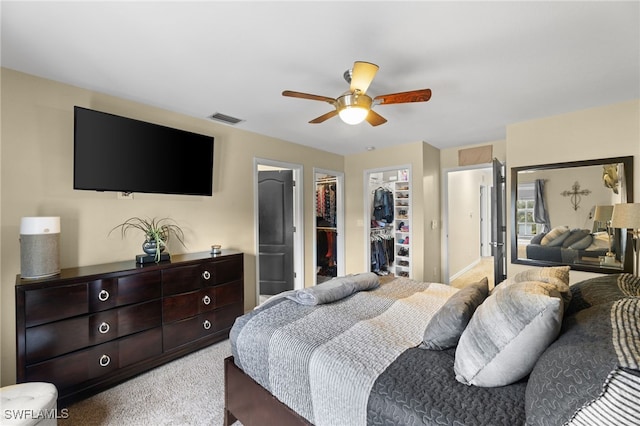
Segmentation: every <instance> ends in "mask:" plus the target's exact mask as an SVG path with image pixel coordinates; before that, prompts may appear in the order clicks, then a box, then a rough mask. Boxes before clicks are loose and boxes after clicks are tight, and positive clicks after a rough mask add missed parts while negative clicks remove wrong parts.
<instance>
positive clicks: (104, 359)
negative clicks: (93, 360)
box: [100, 355, 111, 367]
mask: <svg viewBox="0 0 640 426" xmlns="http://www.w3.org/2000/svg"><path fill="white" fill-rule="evenodd" d="M110 362H111V358H109V355H102V356H101V357H100V367H106V366H107V365H109V363H110Z"/></svg>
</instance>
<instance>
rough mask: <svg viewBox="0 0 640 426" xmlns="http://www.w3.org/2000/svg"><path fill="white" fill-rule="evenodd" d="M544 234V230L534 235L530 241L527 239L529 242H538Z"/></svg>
mask: <svg viewBox="0 0 640 426" xmlns="http://www.w3.org/2000/svg"><path fill="white" fill-rule="evenodd" d="M545 235H547V233H546V232H541V233H539V234H536V235H534V236H533V237H532V238H531V241H529V244H540V243H541V242H542V239H543V238H544V236H545Z"/></svg>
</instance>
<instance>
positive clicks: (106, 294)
mask: <svg viewBox="0 0 640 426" xmlns="http://www.w3.org/2000/svg"><path fill="white" fill-rule="evenodd" d="M108 298H109V292H108V291H107V290H100V293H98V299H100V301H101V302H104V301H105V300H107V299H108Z"/></svg>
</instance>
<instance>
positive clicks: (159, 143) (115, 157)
mask: <svg viewBox="0 0 640 426" xmlns="http://www.w3.org/2000/svg"><path fill="white" fill-rule="evenodd" d="M73 159H74V161H73V188H74V189H85V190H93V191H116V192H146V193H157V194H183V195H204V196H210V195H212V192H213V186H212V184H213V137H212V136H206V135H200V134H197V133H192V132H188V131H185V130H179V129H173V128H171V127H166V126H161V125H158V124H152V123H147V122H144V121H140V120H134V119H131V118H126V117H121V116H118V115H114V114H108V113H105V112H100V111H94V110H91V109H87V108H82V107H79V106H76V107H75V108H74V153H73Z"/></svg>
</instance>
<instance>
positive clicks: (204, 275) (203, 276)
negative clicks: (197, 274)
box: [202, 271, 211, 280]
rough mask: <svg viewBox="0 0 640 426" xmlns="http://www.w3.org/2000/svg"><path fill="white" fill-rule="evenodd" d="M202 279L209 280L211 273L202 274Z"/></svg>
mask: <svg viewBox="0 0 640 426" xmlns="http://www.w3.org/2000/svg"><path fill="white" fill-rule="evenodd" d="M202 278H204V279H205V280H208V279H209V278H211V273H210V272H209V271H204V272H203V273H202Z"/></svg>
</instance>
